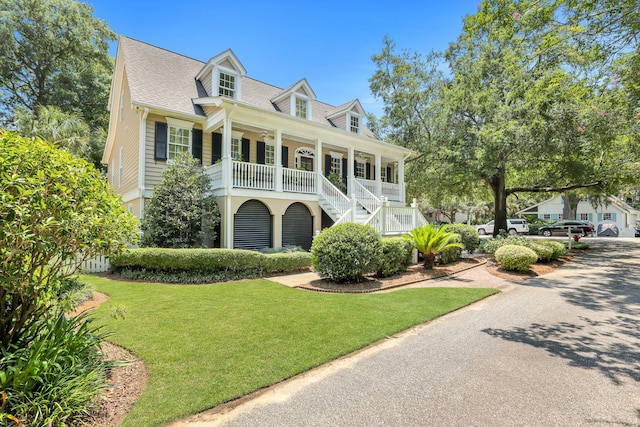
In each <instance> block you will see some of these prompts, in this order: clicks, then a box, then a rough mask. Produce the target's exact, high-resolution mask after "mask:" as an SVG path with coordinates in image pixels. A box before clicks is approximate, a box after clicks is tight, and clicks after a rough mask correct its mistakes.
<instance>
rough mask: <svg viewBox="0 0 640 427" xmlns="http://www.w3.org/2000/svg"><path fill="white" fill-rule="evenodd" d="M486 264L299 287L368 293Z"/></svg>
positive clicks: (413, 269) (474, 261) (416, 268)
mask: <svg viewBox="0 0 640 427" xmlns="http://www.w3.org/2000/svg"><path fill="white" fill-rule="evenodd" d="M484 263H486V259H485V258H464V259H461V260H460V261H456V262H454V263H451V264H447V265H436V266H435V267H433V270H425V269H424V267H423V266H422V264H415V265H412V266H410V267H409V268H408V269H407V271H406V272H404V273H402V274H399V275H397V276H392V277H386V278H384V279H379V278H376V277H373V276H371V277H366V278H365V280H364V281H362V282H359V283H346V284H345V283H334V282H330V281H328V280H322V279H320V280H314V281H312V282H311V283H309V284H306V285H301V286H297V287H298V288H300V289H307V290H310V291H317V292H334V293H367V292H376V291H381V290H384V289H391V288H395V287H398V286H404V285H409V284H412V283H416V282H422V281H424V280H431V279H438V278H440V277H445V276H451V275H452V274H456V273H460V272H462V271H465V270H468V269H470V268H474V267H477V266H480V265H482V264H484Z"/></svg>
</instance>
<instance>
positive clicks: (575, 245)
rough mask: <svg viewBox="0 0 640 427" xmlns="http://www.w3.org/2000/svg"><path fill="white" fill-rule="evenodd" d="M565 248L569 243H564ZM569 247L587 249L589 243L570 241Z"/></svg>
mask: <svg viewBox="0 0 640 427" xmlns="http://www.w3.org/2000/svg"><path fill="white" fill-rule="evenodd" d="M564 245H565V248H569V243H568V242H565V243H564ZM571 249H589V245H588V244H587V243H584V242H571Z"/></svg>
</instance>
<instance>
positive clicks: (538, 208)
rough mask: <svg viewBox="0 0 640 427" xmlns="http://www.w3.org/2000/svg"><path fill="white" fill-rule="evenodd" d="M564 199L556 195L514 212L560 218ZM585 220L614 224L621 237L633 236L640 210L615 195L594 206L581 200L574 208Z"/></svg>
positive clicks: (577, 216)
mask: <svg viewBox="0 0 640 427" xmlns="http://www.w3.org/2000/svg"><path fill="white" fill-rule="evenodd" d="M563 205H564V201H563V199H562V196H556V197H553V198H551V199H548V200H545V201H544V202H541V203H538V204H537V205H534V206H531V207H529V208H527V209H523V210H521V211H519V212H516V216H523V215H535V216H537V217H538V218H540V219H543V220H545V221H552V220H557V219H563V218H562V210H563V209H562V208H563ZM575 219H580V220H586V221H590V222H592V223H594V224H595V225H596V230H599V228H598V226H602V225H603V224H615V226H616V227H617V228H618V230H619V232H620V236H621V237H633V236H634V230H635V228H636V227H637V226H638V225H640V211H638V210H637V209H634V208H633V207H631V206H629V205H628V204H626V203H625V202H623V201H622V200H620V199H619V198H617V197H615V196H609V197H607V203H606V204H602V205H600V206H597V208H594V207H593V206H592V205H591V202H589V201H588V200H581V201H580V202H579V203H578V209H577V210H576V218H575Z"/></svg>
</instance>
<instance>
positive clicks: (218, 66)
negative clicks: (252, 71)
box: [196, 49, 247, 100]
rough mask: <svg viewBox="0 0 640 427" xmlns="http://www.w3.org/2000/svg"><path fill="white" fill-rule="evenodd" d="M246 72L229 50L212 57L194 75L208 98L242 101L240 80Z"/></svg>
mask: <svg viewBox="0 0 640 427" xmlns="http://www.w3.org/2000/svg"><path fill="white" fill-rule="evenodd" d="M246 74H247V70H246V69H245V68H244V66H243V65H242V63H241V62H240V61H239V60H238V57H237V56H236V55H235V53H233V51H232V50H231V49H227V50H225V51H224V52H222V53H220V54H218V55H216V56H214V57H213V58H211V59H210V60H209V62H207V63H206V65H205V66H204V67H202V69H201V70H200V72H199V73H198V74H197V75H196V80H199V81H200V83H202V85H203V86H204V88H205V90H206V91H207V94H209V96H212V97H215V96H224V97H227V98H231V99H236V100H242V78H243V77H244V76H245V75H246Z"/></svg>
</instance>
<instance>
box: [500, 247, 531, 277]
mask: <svg viewBox="0 0 640 427" xmlns="http://www.w3.org/2000/svg"><path fill="white" fill-rule="evenodd" d="M495 255H496V261H498V263H500V266H501V267H502V268H504V269H505V270H515V271H528V270H529V266H530V265H531V264H533V263H534V262H536V261H537V260H538V256H537V255H536V253H535V252H534V251H533V250H531V249H529V248H527V247H524V246H516V245H504V246H502V247H500V248H498V249H497V250H496V253H495Z"/></svg>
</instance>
